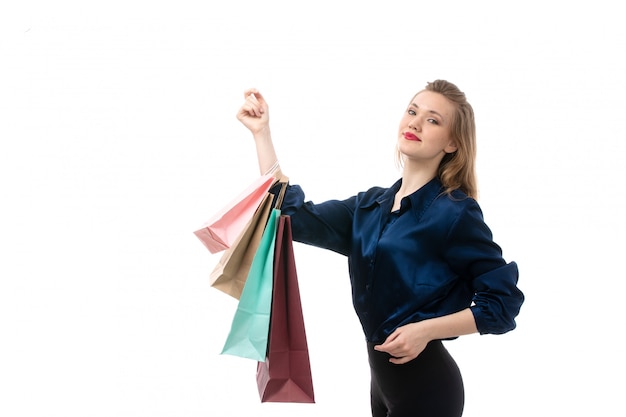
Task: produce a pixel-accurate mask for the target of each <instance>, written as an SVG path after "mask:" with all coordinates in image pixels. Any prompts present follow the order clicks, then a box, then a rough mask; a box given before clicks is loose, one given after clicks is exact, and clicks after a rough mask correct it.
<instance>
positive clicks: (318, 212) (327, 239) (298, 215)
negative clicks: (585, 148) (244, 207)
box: [281, 185, 356, 256]
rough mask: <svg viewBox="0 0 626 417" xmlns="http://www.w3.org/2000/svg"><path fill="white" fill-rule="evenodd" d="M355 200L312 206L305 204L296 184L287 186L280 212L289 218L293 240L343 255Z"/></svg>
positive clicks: (345, 249)
mask: <svg viewBox="0 0 626 417" xmlns="http://www.w3.org/2000/svg"><path fill="white" fill-rule="evenodd" d="M355 201H356V197H351V198H349V199H347V200H342V201H340V200H330V201H326V202H323V203H319V204H315V203H313V202H312V201H305V195H304V191H302V188H301V187H300V186H299V185H289V186H288V187H287V190H286V192H285V196H284V199H283V203H282V207H281V213H282V214H285V215H288V216H290V217H291V228H292V233H293V239H294V240H295V241H297V242H301V243H306V244H309V245H313V246H317V247H320V248H323V249H329V250H332V251H334V252H337V253H340V254H342V255H346V256H347V255H348V254H349V250H350V235H351V231H352V218H353V213H354V207H355Z"/></svg>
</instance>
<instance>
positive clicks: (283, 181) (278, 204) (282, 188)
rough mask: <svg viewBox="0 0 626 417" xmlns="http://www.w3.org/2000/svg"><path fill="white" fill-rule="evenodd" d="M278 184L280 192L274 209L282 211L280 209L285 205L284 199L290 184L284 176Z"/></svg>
mask: <svg viewBox="0 0 626 417" xmlns="http://www.w3.org/2000/svg"><path fill="white" fill-rule="evenodd" d="M278 183H279V184H280V190H279V191H278V194H277V195H276V201H275V202H274V208H275V209H279V210H280V208H281V207H282V205H283V199H284V197H285V191H286V190H287V184H288V183H289V178H287V177H285V176H283V177H282V178H281V179H280V181H279V182H278Z"/></svg>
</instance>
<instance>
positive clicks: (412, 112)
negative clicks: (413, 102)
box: [408, 109, 416, 116]
mask: <svg viewBox="0 0 626 417" xmlns="http://www.w3.org/2000/svg"><path fill="white" fill-rule="evenodd" d="M408 113H409V114H410V115H411V116H415V115H416V113H415V110H413V109H409V110H408Z"/></svg>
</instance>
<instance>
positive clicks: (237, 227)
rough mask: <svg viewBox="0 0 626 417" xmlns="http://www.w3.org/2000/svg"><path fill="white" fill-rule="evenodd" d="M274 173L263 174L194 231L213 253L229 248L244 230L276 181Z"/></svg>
mask: <svg viewBox="0 0 626 417" xmlns="http://www.w3.org/2000/svg"><path fill="white" fill-rule="evenodd" d="M276 181H277V180H276V178H275V177H274V176H272V175H269V174H268V175H262V176H260V177H259V178H257V179H256V180H255V181H254V182H252V183H251V184H250V185H249V186H248V187H247V188H246V189H245V190H244V191H243V192H241V193H240V194H239V195H238V196H237V197H236V198H235V199H233V200H232V201H230V202H229V203H228V204H227V205H226V206H224V207H223V208H222V209H221V210H220V211H218V212H217V213H215V215H213V217H211V218H210V219H209V220H207V221H206V222H204V224H203V225H202V226H201V227H200V228H199V229H197V230H196V231H194V234H195V235H196V236H197V237H198V239H200V241H201V242H202V243H203V244H204V246H206V248H207V249H208V250H209V252H211V253H218V252H220V251H223V250H225V249H227V248H229V247H230V246H231V245H232V244H233V242H234V241H235V240H236V239H237V237H238V236H239V235H240V234H241V233H242V232H243V230H244V228H245V227H246V225H247V224H248V223H249V221H250V219H251V218H252V216H253V215H254V213H255V212H256V211H257V209H258V207H259V205H260V204H261V202H262V201H263V199H264V198H265V196H266V194H267V192H268V191H269V189H270V188H271V187H272V185H273V184H275V183H276Z"/></svg>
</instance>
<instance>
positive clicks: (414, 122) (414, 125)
mask: <svg viewBox="0 0 626 417" xmlns="http://www.w3.org/2000/svg"><path fill="white" fill-rule="evenodd" d="M409 129H414V130H418V131H419V130H422V126H421V125H420V123H419V120H417V117H414V118H413V119H411V121H410V122H409Z"/></svg>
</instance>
